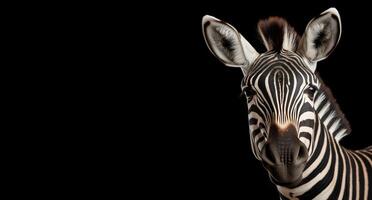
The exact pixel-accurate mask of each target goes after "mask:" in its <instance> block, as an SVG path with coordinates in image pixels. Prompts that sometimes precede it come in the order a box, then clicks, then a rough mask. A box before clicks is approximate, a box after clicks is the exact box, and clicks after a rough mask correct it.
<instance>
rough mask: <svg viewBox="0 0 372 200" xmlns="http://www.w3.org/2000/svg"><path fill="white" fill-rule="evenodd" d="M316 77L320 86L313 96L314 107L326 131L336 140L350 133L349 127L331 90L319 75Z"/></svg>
mask: <svg viewBox="0 0 372 200" xmlns="http://www.w3.org/2000/svg"><path fill="white" fill-rule="evenodd" d="M318 79H319V80H320V83H321V86H320V90H319V91H318V92H317V94H316V96H315V98H314V107H315V110H316V112H317V114H318V117H319V118H320V121H321V122H322V123H323V125H324V127H325V128H326V129H327V131H328V133H329V134H331V135H332V136H333V137H334V138H335V139H336V141H337V142H338V141H340V140H341V139H342V138H343V137H345V136H346V135H348V134H350V132H351V128H350V125H349V122H348V121H347V119H346V118H345V116H344V114H343V113H342V111H341V109H340V107H339V106H338V104H337V102H336V100H335V98H334V97H333V95H332V93H331V90H330V89H329V88H328V87H327V86H326V85H325V84H324V82H323V81H322V79H321V78H320V77H319V76H318Z"/></svg>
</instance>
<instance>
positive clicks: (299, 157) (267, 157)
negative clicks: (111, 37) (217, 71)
mask: <svg viewBox="0 0 372 200" xmlns="http://www.w3.org/2000/svg"><path fill="white" fill-rule="evenodd" d="M247 74H248V75H247V76H246V77H245V78H244V79H243V82H242V90H243V92H244V94H245V95H246V97H247V103H248V118H249V129H250V140H251V146H252V151H253V153H254V155H255V157H256V158H257V159H258V160H261V161H262V163H263V164H264V167H265V168H266V169H267V170H268V171H269V172H270V175H271V179H272V180H273V182H275V183H278V184H287V183H291V184H293V183H296V182H298V181H300V179H301V174H302V171H303V169H304V167H305V164H306V161H307V159H308V155H309V154H308V152H309V148H310V144H311V138H313V137H312V135H313V134H314V133H313V130H314V127H313V126H314V124H315V116H316V115H315V109H314V102H313V99H314V95H315V93H316V91H317V89H318V88H319V82H318V80H317V78H316V76H315V74H314V73H313V72H312V71H311V70H310V69H309V67H308V66H307V63H305V62H304V61H303V59H302V57H301V56H300V55H298V54H296V53H294V52H291V51H286V50H281V51H280V52H276V51H270V52H267V53H264V54H261V55H260V56H259V57H258V58H257V59H256V61H255V62H254V63H253V65H252V67H251V68H250V70H249V71H248V73H247Z"/></svg>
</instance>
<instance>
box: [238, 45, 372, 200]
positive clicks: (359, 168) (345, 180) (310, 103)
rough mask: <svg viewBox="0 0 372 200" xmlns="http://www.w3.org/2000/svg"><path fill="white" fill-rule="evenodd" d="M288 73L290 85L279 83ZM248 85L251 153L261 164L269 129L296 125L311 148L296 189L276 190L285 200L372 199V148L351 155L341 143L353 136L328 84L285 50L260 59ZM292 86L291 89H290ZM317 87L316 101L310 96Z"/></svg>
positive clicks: (244, 83)
mask: <svg viewBox="0 0 372 200" xmlns="http://www.w3.org/2000/svg"><path fill="white" fill-rule="evenodd" d="M278 73H283V74H284V75H283V77H281V78H284V79H286V80H285V81H283V82H285V83H286V84H287V85H284V86H285V87H283V85H280V84H279V83H278V82H277V79H278ZM248 74H250V75H249V76H247V77H245V79H244V80H243V85H242V89H243V90H245V89H246V88H247V87H250V89H251V90H254V92H255V94H254V95H252V96H249V97H248V100H247V101H248V108H249V110H248V115H249V127H250V130H251V131H250V132H251V134H250V139H251V144H252V151H253V153H254V155H255V156H256V158H257V159H259V160H260V154H261V149H262V147H263V145H264V144H265V142H266V138H267V132H268V131H267V128H268V124H270V123H271V122H272V120H274V121H276V122H277V123H286V122H291V123H293V124H295V125H296V126H297V127H296V128H297V130H298V137H299V138H300V140H301V141H302V142H303V143H304V144H305V145H306V146H307V148H308V150H309V158H308V161H307V164H306V167H305V169H304V172H303V180H302V181H301V183H300V184H298V185H297V186H296V187H294V188H288V187H283V186H279V185H278V186H277V188H278V190H279V192H280V195H281V199H368V194H369V193H370V190H369V188H368V186H369V183H370V182H371V181H372V180H371V174H372V147H370V148H367V149H364V150H359V151H351V150H348V149H345V148H343V147H342V146H340V144H339V140H340V139H341V138H343V137H344V136H346V135H347V134H349V132H350V128H349V127H348V126H347V124H345V123H346V122H345V121H346V120H345V119H344V116H343V115H342V114H341V113H340V111H338V110H337V109H338V107H337V104H336V103H335V102H334V100H333V97H332V96H331V94H330V93H329V91H328V89H327V88H326V87H325V86H324V83H322V81H321V80H320V78H319V77H317V76H316V75H315V74H314V73H312V72H311V71H310V70H308V68H307V67H306V64H305V63H303V62H302V61H301V56H300V55H297V54H295V53H293V52H290V51H286V50H282V51H281V52H280V53H279V54H278V52H274V51H273V52H267V53H265V54H262V55H261V56H260V57H259V58H257V60H256V62H255V63H254V64H253V66H252V68H251V70H250V71H249V73H248ZM288 84H289V85H288ZM309 85H311V86H312V87H316V92H315V94H314V95H315V96H314V97H313V99H311V98H309V97H308V96H307V95H306V94H305V90H306V89H307V87H308V86H309Z"/></svg>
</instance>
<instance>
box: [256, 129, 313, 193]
mask: <svg viewBox="0 0 372 200" xmlns="http://www.w3.org/2000/svg"><path fill="white" fill-rule="evenodd" d="M297 135H298V134H297V130H296V128H295V127H294V126H293V125H292V124H289V125H288V126H287V127H285V128H283V127H278V126H277V125H275V124H274V125H272V126H271V127H270V133H269V137H268V139H267V142H266V144H265V145H264V146H263V148H262V151H261V158H262V163H263V166H264V167H265V168H266V170H267V171H268V172H269V174H270V179H271V181H272V182H273V183H274V184H276V185H281V186H286V187H295V186H296V185H298V184H299V183H300V182H301V181H302V173H303V170H304V168H305V165H306V161H307V158H308V150H307V148H306V146H305V144H304V143H302V142H301V141H300V140H299V138H298V136H297Z"/></svg>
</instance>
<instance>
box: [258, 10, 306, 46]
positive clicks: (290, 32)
mask: <svg viewBox="0 0 372 200" xmlns="http://www.w3.org/2000/svg"><path fill="white" fill-rule="evenodd" d="M257 28H258V33H259V34H260V36H261V39H262V41H263V43H264V45H265V46H266V49H267V50H268V51H271V50H275V51H280V50H281V49H287V50H292V51H295V50H296V49H297V46H298V44H299V41H300V37H299V35H298V34H297V32H296V31H295V30H294V28H293V27H291V26H290V25H289V24H288V22H287V21H286V20H285V19H283V18H281V17H269V18H268V19H263V20H260V21H259V22H258V25H257Z"/></svg>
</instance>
